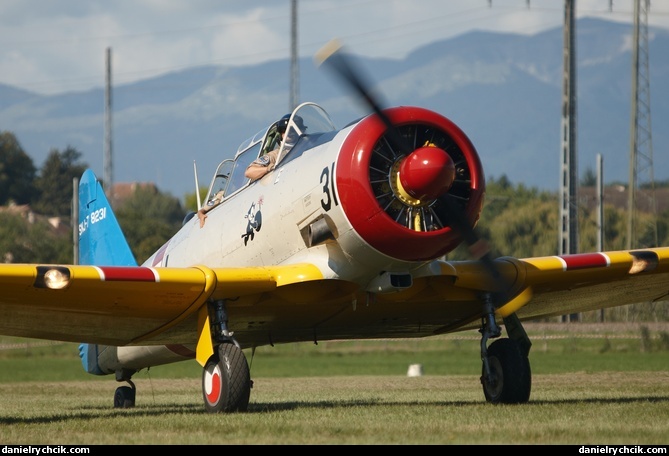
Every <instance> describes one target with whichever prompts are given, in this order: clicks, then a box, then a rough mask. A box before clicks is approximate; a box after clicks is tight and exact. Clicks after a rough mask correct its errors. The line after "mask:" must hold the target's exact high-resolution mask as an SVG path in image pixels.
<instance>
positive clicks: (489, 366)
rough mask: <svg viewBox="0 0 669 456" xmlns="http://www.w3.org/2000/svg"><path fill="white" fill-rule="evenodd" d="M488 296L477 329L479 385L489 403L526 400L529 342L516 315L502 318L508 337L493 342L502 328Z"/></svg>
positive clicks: (530, 374) (529, 385)
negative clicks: (480, 322) (478, 336)
mask: <svg viewBox="0 0 669 456" xmlns="http://www.w3.org/2000/svg"><path fill="white" fill-rule="evenodd" d="M491 298H492V297H491V296H490V295H488V296H487V297H486V303H485V307H486V311H485V317H484V318H483V323H482V326H481V329H480V330H479V331H480V332H481V334H482V337H481V360H482V362H483V367H482V372H481V384H482V385H483V394H484V395H485V398H486V401H488V402H491V403H493V404H500V403H502V404H519V403H524V402H527V401H529V399H530V390H531V388H532V373H531V370H530V360H529V358H528V355H529V352H530V347H531V345H532V343H531V342H530V340H529V338H528V337H527V333H526V332H525V330H524V328H523V327H522V325H521V323H520V320H519V319H518V317H517V316H516V314H512V315H510V316H508V317H505V318H504V319H503V321H504V326H505V328H506V330H507V333H508V334H509V338H504V339H499V340H496V341H494V342H493V343H492V344H490V347H488V340H489V339H491V338H497V337H499V336H500V335H501V333H502V331H501V329H500V327H499V326H498V325H497V322H496V320H495V313H494V306H493V305H492V299H491Z"/></svg>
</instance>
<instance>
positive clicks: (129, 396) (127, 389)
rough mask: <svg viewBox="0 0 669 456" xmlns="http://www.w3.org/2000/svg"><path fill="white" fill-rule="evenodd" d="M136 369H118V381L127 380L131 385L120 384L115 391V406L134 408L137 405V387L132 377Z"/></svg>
mask: <svg viewBox="0 0 669 456" xmlns="http://www.w3.org/2000/svg"><path fill="white" fill-rule="evenodd" d="M135 372H136V371H135V370H129V369H119V370H117V371H116V381H118V382H127V383H128V384H129V385H130V386H119V387H118V388H116V392H114V408H133V407H134V406H135V393H136V392H137V388H135V384H134V383H133V382H132V380H130V378H131V377H132V376H133V374H135Z"/></svg>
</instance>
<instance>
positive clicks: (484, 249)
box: [314, 40, 510, 308]
mask: <svg viewBox="0 0 669 456" xmlns="http://www.w3.org/2000/svg"><path fill="white" fill-rule="evenodd" d="M314 59H315V61H316V63H317V65H322V64H324V63H327V64H328V65H329V66H330V68H331V69H332V70H333V71H334V72H335V73H336V74H337V76H339V77H340V78H341V80H342V81H343V82H344V83H346V84H347V85H348V86H349V87H350V88H352V89H353V90H354V91H355V92H356V93H357V94H358V95H359V96H360V97H361V98H362V99H363V100H364V102H365V103H366V104H367V105H368V106H369V107H370V108H371V109H372V110H373V111H374V113H375V114H376V115H377V116H378V117H379V118H380V119H381V121H382V122H383V123H384V124H385V125H386V128H387V132H386V136H387V139H388V140H389V141H390V142H391V143H392V144H393V146H395V147H396V148H397V149H398V150H400V151H402V153H403V154H405V155H407V156H408V155H409V154H410V153H411V152H412V149H411V146H410V145H409V144H407V142H406V141H405V139H404V138H403V137H402V135H401V134H400V133H399V132H398V130H397V128H395V125H393V123H392V122H391V121H390V119H389V118H388V117H387V116H386V115H385V114H384V112H383V110H382V109H381V107H380V104H379V103H378V102H377V100H375V98H374V97H373V96H372V93H371V90H370V89H369V87H368V86H367V84H366V83H365V80H364V77H363V72H362V70H361V69H359V68H354V66H353V63H352V62H351V60H350V59H347V58H346V56H345V54H344V53H343V51H342V46H341V45H340V44H339V43H338V42H337V41H336V40H334V41H331V42H330V43H328V44H326V45H325V46H324V47H323V48H322V49H321V50H320V51H319V52H318V53H316V56H315V58H314ZM440 201H444V202H445V203H446V204H447V207H448V210H449V211H450V213H452V214H453V218H452V222H453V225H454V226H453V229H454V230H456V231H457V232H458V233H459V234H460V236H461V237H462V238H463V239H464V241H465V242H467V245H468V246H469V251H470V254H471V255H472V256H473V257H474V258H476V259H478V260H480V261H481V263H482V265H483V267H484V268H485V269H486V271H487V273H488V275H489V277H490V279H491V283H492V284H493V287H494V289H495V291H496V293H494V294H495V299H494V300H495V302H494V307H495V308H498V307H500V306H502V305H504V304H505V303H506V302H507V301H508V293H509V291H510V290H508V284H506V283H505V281H504V280H502V276H501V274H500V272H499V271H498V269H497V267H496V265H495V263H494V261H493V259H492V257H491V255H490V250H489V248H488V245H487V243H486V242H485V241H484V240H483V239H481V238H480V237H479V236H478V234H477V233H476V230H475V229H474V227H472V226H471V224H470V223H469V221H468V220H467V217H466V214H465V213H464V211H463V210H462V209H461V207H460V205H459V204H458V203H457V202H456V201H455V200H454V199H453V197H452V196H451V195H449V194H446V195H443V196H442V197H440Z"/></svg>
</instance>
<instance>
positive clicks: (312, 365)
mask: <svg viewBox="0 0 669 456" xmlns="http://www.w3.org/2000/svg"><path fill="white" fill-rule="evenodd" d="M527 330H528V333H529V335H530V337H531V339H532V341H533V346H532V350H531V352H530V361H531V363H532V372H533V383H532V395H531V398H530V402H529V403H527V404H522V405H515V406H509V405H491V404H487V403H486V402H485V399H484V397H483V392H482V388H481V385H480V382H479V375H480V369H481V363H480V359H479V354H478V350H479V345H478V340H479V339H478V333H476V332H472V333H461V334H457V335H449V336H440V337H437V338H429V339H420V340H410V341H400V340H392V341H364V342H359V341H355V342H353V341H352V342H327V343H321V344H319V345H313V344H293V345H286V346H276V347H274V348H272V347H261V348H259V349H258V350H257V352H256V354H255V356H254V358H253V359H251V356H250V355H251V354H250V352H249V353H247V355H248V356H249V363H250V365H251V375H252V378H253V380H254V387H253V390H252V392H251V402H250V405H249V411H248V413H242V414H231V415H211V414H207V413H205V412H204V406H203V403H202V398H201V385H200V375H201V369H200V366H199V365H198V364H197V363H196V362H195V361H192V362H183V363H177V364H173V365H169V366H158V367H155V368H153V369H151V370H148V371H141V372H139V373H137V374H136V375H135V377H134V381H135V383H136V385H137V403H136V407H135V408H133V409H127V410H119V409H114V408H113V407H112V404H113V394H114V390H115V388H116V387H117V386H119V385H120V384H119V383H117V382H115V381H114V379H113V378H112V377H111V376H107V377H94V376H90V375H88V374H85V373H84V372H83V370H82V368H81V365H80V362H79V359H78V356H77V352H76V344H36V343H35V342H36V341H26V340H15V339H9V338H6V339H0V348H4V349H2V350H0V401H2V407H1V409H0V443H4V444H74V445H76V444H82V445H86V444H591V445H593V444H598V445H599V444H611V445H616V444H618V445H622V444H625V445H632V444H648V445H667V444H669V388H668V387H669V356H667V355H668V354H669V347H667V331H668V330H669V325H667V324H655V325H644V324H641V325H614V326H611V325H606V327H604V326H603V325H581V324H570V325H568V328H565V326H564V325H557V326H555V325H528V326H527ZM410 364H421V366H422V367H423V373H424V375H422V376H420V377H408V376H407V369H408V366H409V365H410Z"/></svg>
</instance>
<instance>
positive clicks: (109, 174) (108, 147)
mask: <svg viewBox="0 0 669 456" xmlns="http://www.w3.org/2000/svg"><path fill="white" fill-rule="evenodd" d="M105 74H106V77H105V144H104V151H103V162H104V165H103V166H104V169H103V171H104V188H105V195H107V198H108V199H109V201H110V202H112V201H113V198H112V197H113V195H112V194H111V193H112V185H113V180H114V177H113V167H112V133H111V128H112V127H111V123H112V122H111V117H112V111H111V48H107V58H106V73H105Z"/></svg>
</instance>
